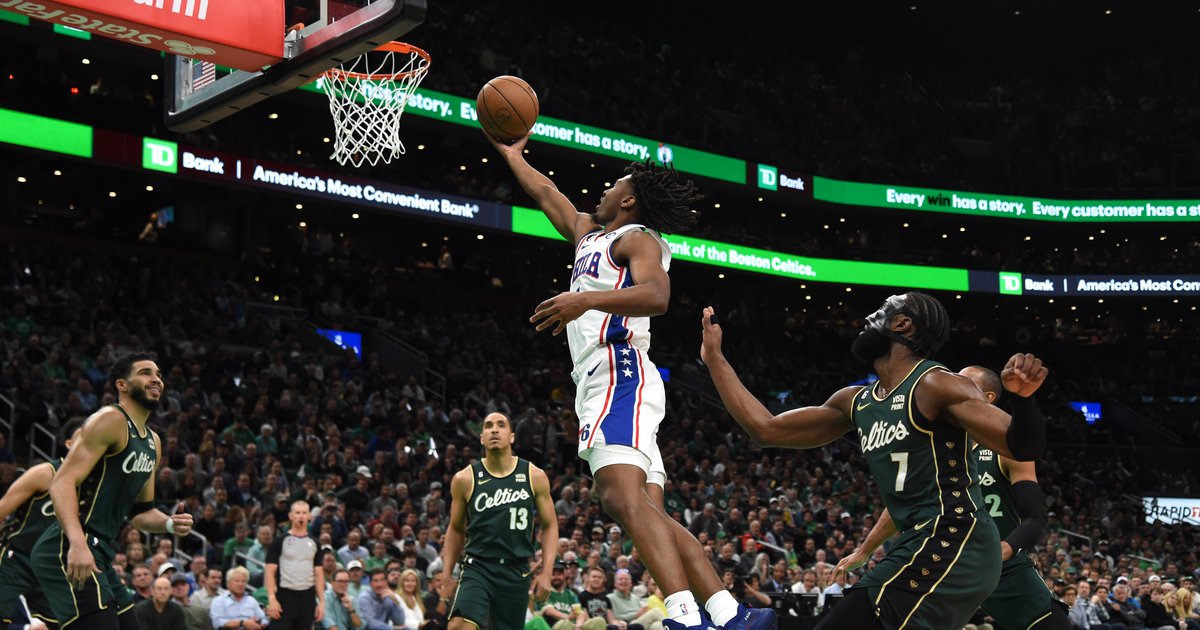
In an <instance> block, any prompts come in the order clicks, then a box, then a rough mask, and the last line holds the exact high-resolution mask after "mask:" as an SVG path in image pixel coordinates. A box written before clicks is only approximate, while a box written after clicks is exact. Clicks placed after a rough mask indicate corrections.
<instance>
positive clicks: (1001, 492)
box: [975, 445, 1026, 564]
mask: <svg viewBox="0 0 1200 630" xmlns="http://www.w3.org/2000/svg"><path fill="white" fill-rule="evenodd" d="M975 458H976V460H977V461H978V466H979V488H980V491H981V492H982V493H983V502H984V504H985V506H984V507H986V508H987V511H988V514H990V515H991V517H992V520H993V521H996V529H998V530H1000V540H1004V539H1005V538H1008V535H1009V534H1011V533H1012V531H1013V530H1014V529H1016V528H1017V525H1020V524H1021V516H1020V515H1019V514H1017V504H1016V503H1014V502H1013V496H1012V481H1010V480H1009V478H1008V471H1007V470H1005V468H1004V467H1003V466H1001V465H1000V455H999V454H998V453H995V452H993V451H991V450H989V449H986V448H984V447H982V446H979V445H976V447H975ZM1025 556H1026V554H1025V551H1024V550H1022V551H1021V552H1019V553H1015V554H1013V557H1012V558H1009V560H1008V561H1009V562H1011V561H1013V560H1016V559H1017V558H1018V557H1025ZM1006 564H1007V563H1006Z"/></svg>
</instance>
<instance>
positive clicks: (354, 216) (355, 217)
mask: <svg viewBox="0 0 1200 630" xmlns="http://www.w3.org/2000/svg"><path fill="white" fill-rule="evenodd" d="M350 218H351V219H357V218H358V213H357V212H355V213H353V214H351V215H350Z"/></svg>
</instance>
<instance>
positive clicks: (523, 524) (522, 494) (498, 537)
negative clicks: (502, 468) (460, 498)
mask: <svg viewBox="0 0 1200 630" xmlns="http://www.w3.org/2000/svg"><path fill="white" fill-rule="evenodd" d="M471 481H472V482H473V484H472V487H471V494H470V496H469V497H468V498H467V548H466V552H467V555H470V556H475V557H477V558H486V559H497V560H501V559H502V560H525V559H527V558H531V557H533V553H534V549H533V526H534V519H536V518H537V503H536V502H535V501H534V498H533V477H532V475H531V474H530V467H529V462H528V461H526V460H524V459H520V458H518V459H517V466H516V468H514V469H513V471H512V472H511V473H509V474H508V475H507V476H504V477H496V476H494V475H492V473H490V472H488V470H487V468H485V467H484V465H483V462H475V463H473V464H471Z"/></svg>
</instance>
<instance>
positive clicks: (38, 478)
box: [0, 462, 54, 522]
mask: <svg viewBox="0 0 1200 630" xmlns="http://www.w3.org/2000/svg"><path fill="white" fill-rule="evenodd" d="M52 479H54V467H53V466H51V465H50V464H49V462H42V463H41V464H38V465H37V466H34V467H33V468H30V469H29V470H26V471H25V472H24V473H23V474H22V475H21V476H20V477H17V480H16V481H14V482H13V483H12V485H11V486H9V487H8V492H5V493H4V498H2V499H0V522H3V521H4V519H6V518H8V517H9V516H12V513H13V512H16V511H17V508H19V507H21V506H22V505H24V504H25V502H26V501H28V500H30V499H32V498H33V497H35V496H37V495H39V494H43V493H45V492H46V491H47V490H49V489H50V481H51V480H52Z"/></svg>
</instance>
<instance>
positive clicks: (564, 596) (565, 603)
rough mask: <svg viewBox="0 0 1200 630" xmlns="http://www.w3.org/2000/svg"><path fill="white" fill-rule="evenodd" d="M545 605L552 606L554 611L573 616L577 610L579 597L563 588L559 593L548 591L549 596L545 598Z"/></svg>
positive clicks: (572, 591) (571, 590) (570, 590)
mask: <svg viewBox="0 0 1200 630" xmlns="http://www.w3.org/2000/svg"><path fill="white" fill-rule="evenodd" d="M546 603H547V604H550V605H551V606H554V610H557V611H558V612H560V613H562V614H564V615H573V614H575V611H576V610H578V609H579V596H578V595H576V594H575V591H574V590H573V589H570V588H563V590H561V591H553V590H552V591H550V596H549V597H547V598H546Z"/></svg>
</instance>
